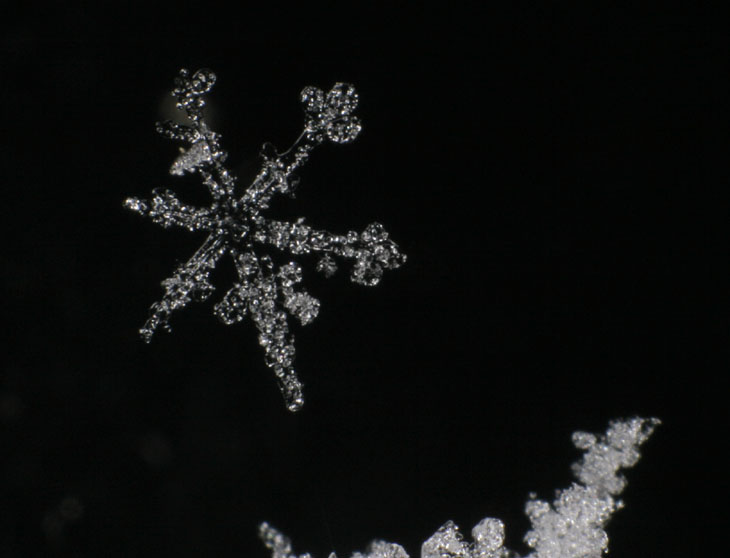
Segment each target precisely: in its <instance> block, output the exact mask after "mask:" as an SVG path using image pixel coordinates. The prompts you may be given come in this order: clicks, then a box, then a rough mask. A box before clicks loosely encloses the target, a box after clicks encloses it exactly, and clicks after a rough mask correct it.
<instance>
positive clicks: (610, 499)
mask: <svg viewBox="0 0 730 558" xmlns="http://www.w3.org/2000/svg"><path fill="white" fill-rule="evenodd" d="M658 424H659V420H657V419H643V418H632V419H628V420H617V421H612V422H611V423H610V424H609V427H608V430H607V431H606V432H605V434H602V435H598V436H597V435H594V434H588V433H585V432H576V433H575V434H573V443H574V444H575V446H576V447H577V448H578V449H580V450H583V457H582V459H581V460H580V461H579V462H576V463H574V464H573V472H574V474H575V476H576V479H577V482H575V483H573V485H572V486H571V487H570V488H566V489H563V490H558V491H557V492H556V497H555V500H554V501H553V502H552V503H548V502H546V501H543V500H538V499H537V497H536V496H531V497H530V500H529V501H528V502H527V505H526V507H525V512H526V514H527V516H528V518H529V519H530V523H531V524H532V529H530V531H528V532H527V534H526V535H525V542H526V543H527V545H528V546H529V547H530V548H531V549H533V551H532V552H530V553H529V554H527V555H526V556H525V558H600V557H601V556H602V555H603V553H604V552H606V550H607V549H608V535H607V534H606V531H605V530H604V528H605V526H606V523H607V522H608V520H609V519H610V517H611V516H612V515H613V513H614V512H615V511H616V510H618V509H620V508H621V506H622V504H621V502H620V501H618V500H616V499H615V497H616V496H617V495H618V494H620V493H621V492H622V491H623V489H624V488H625V486H626V480H625V479H624V477H623V476H622V475H621V473H620V471H621V470H622V469H626V468H629V467H633V466H634V465H635V464H636V463H637V461H638V460H639V448H640V446H641V445H642V444H643V443H644V442H645V441H646V440H647V439H648V438H649V436H651V434H652V432H653V431H654V428H656V426H657V425H658ZM259 536H260V537H261V539H262V540H263V541H264V544H265V545H266V547H267V548H268V549H269V550H271V556H272V558H304V557H307V558H310V555H309V554H302V555H300V556H299V557H297V555H296V554H293V553H292V546H291V542H290V541H289V539H288V538H287V537H285V536H284V535H283V534H281V533H280V532H279V531H277V530H276V529H275V528H273V527H271V526H270V525H269V524H268V523H262V524H261V526H260V527H259ZM471 538H472V540H471V542H469V541H467V540H465V539H464V536H463V535H462V534H461V532H460V531H459V528H458V527H457V526H456V525H455V524H454V522H453V521H447V522H446V523H444V525H442V526H441V527H440V528H439V529H438V530H437V531H436V532H435V533H434V534H433V535H432V536H431V537H430V538H429V539H428V540H427V541H426V542H424V543H423V545H422V547H421V558H519V555H518V554H517V553H516V552H514V551H511V550H508V549H507V548H505V547H504V524H503V523H502V522H501V521H500V520H498V519H494V518H490V517H488V518H485V519H483V520H482V521H480V522H479V523H478V524H477V525H476V526H475V527H474V528H473V529H472V531H471ZM332 556H333V555H330V558H332ZM352 558H408V554H407V553H406V551H405V550H404V549H403V547H402V546H400V545H398V544H394V543H387V542H384V541H378V540H376V541H373V542H372V543H370V545H369V547H368V550H367V551H366V552H364V553H361V552H356V553H354V554H353V555H352Z"/></svg>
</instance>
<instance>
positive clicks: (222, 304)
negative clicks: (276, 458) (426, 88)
mask: <svg viewBox="0 0 730 558" xmlns="http://www.w3.org/2000/svg"><path fill="white" fill-rule="evenodd" d="M215 80H216V77H215V74H214V73H213V72H211V71H210V70H199V71H197V72H196V73H195V74H193V75H192V76H191V75H190V73H189V72H188V71H187V70H184V69H183V70H180V75H179V76H178V77H177V78H176V79H175V88H174V89H173V91H172V94H173V95H174V96H175V97H176V98H177V108H178V109H180V110H184V111H185V113H186V114H187V118H188V124H176V123H173V122H169V121H168V122H162V123H158V124H157V131H158V132H159V133H160V134H162V135H163V136H165V137H167V138H170V139H172V140H176V141H179V142H181V143H183V144H185V145H187V148H186V149H182V148H181V153H180V155H179V156H178V157H177V159H176V160H175V161H174V162H173V164H172V166H171V167H170V174H173V175H177V176H182V175H184V174H185V173H197V174H198V175H199V176H200V178H201V180H202V182H203V184H204V185H205V186H206V187H207V188H208V191H209V192H210V195H211V204H210V206H209V207H193V206H190V205H188V204H186V203H184V202H183V201H181V200H180V199H178V198H177V197H176V196H175V193H174V192H172V191H170V190H166V189H155V190H153V191H152V197H151V198H150V199H149V200H142V199H138V198H129V199H127V200H126V201H125V206H126V207H127V208H129V209H131V210H132V211H135V212H137V213H139V214H141V215H144V216H146V217H149V218H150V219H151V220H152V221H153V222H155V223H157V224H159V225H161V226H163V227H166V228H167V227H171V226H176V227H182V228H185V229H187V230H189V231H197V230H203V231H206V232H207V233H208V237H207V239H206V240H205V241H204V242H203V244H202V245H201V246H200V248H198V250H197V252H195V254H194V255H193V256H192V257H191V258H190V259H189V260H188V261H187V262H185V263H184V264H182V265H180V266H179V267H178V268H177V269H176V270H175V272H174V273H173V275H172V276H171V277H169V278H167V279H165V280H164V281H163V282H162V286H163V287H164V289H165V294H164V296H163V298H162V300H160V301H158V302H156V303H154V304H153V305H152V307H151V308H150V317H149V319H148V320H147V322H146V323H145V324H144V326H142V328H141V329H140V334H141V335H142V338H143V339H144V340H145V341H146V342H149V341H150V340H151V339H152V336H153V335H154V333H155V331H157V329H160V328H161V329H164V330H168V331H169V329H170V326H169V321H170V316H171V314H172V312H174V311H175V310H179V309H181V308H184V307H185V306H187V305H188V303H190V302H191V301H193V300H195V301H203V300H206V299H207V298H208V297H210V296H211V294H212V293H213V291H214V290H215V288H214V287H213V285H212V284H211V283H210V281H209V279H210V272H211V270H212V269H213V268H215V266H216V263H217V262H218V260H220V259H221V258H222V257H223V256H225V255H228V256H230V257H231V259H232V260H233V262H234V265H235V268H236V272H237V276H238V277H237V281H236V283H234V285H233V286H232V287H231V288H230V289H229V290H228V292H226V293H225V295H223V297H222V299H220V301H219V302H217V303H216V304H215V306H214V310H213V311H214V313H215V315H216V316H218V318H219V319H220V320H221V321H222V322H223V323H225V324H234V323H237V322H240V321H241V320H243V319H244V318H245V317H246V316H248V317H249V319H250V320H251V321H253V323H254V325H255V326H256V328H257V329H258V332H259V343H260V345H261V346H262V347H263V349H264V354H265V360H266V364H267V366H269V367H270V368H272V369H273V371H274V374H275V375H276V377H277V380H278V382H279V387H280V389H281V391H282V394H283V396H284V399H285V401H286V405H287V407H288V409H289V410H291V411H296V410H298V409H299V408H301V406H302V404H303V402H304V400H303V397H302V384H301V382H300V381H299V379H298V377H297V375H296V373H295V371H294V368H293V364H292V363H293V360H294V353H295V350H294V337H293V336H292V334H291V333H290V332H289V325H288V316H292V317H294V318H296V319H297V320H298V321H299V322H300V323H301V324H303V325H306V324H308V323H310V322H311V321H312V320H314V318H316V317H317V313H318V312H319V300H317V299H316V298H314V297H313V296H311V295H310V294H308V293H307V292H306V291H305V290H304V289H302V288H301V287H300V286H299V285H300V283H301V282H302V268H301V267H300V266H299V264H298V263H296V262H293V261H292V262H289V263H286V264H284V265H281V266H277V265H276V264H275V263H274V261H273V260H272V258H271V256H270V255H268V254H267V253H264V250H263V249H262V247H267V248H268V249H271V248H275V249H276V250H278V251H282V252H286V253H289V254H292V255H297V256H298V255H304V254H316V255H317V256H318V257H319V261H318V263H317V264H316V269H317V271H319V272H321V273H323V274H324V275H325V276H327V277H329V276H331V275H332V274H334V273H335V272H336V270H337V262H336V261H335V257H337V258H341V259H345V260H352V261H353V266H352V271H351V273H350V278H351V279H352V281H353V282H355V283H358V284H361V285H367V286H374V285H377V284H378V283H379V282H380V279H381V277H382V275H383V272H384V270H386V269H395V268H397V267H400V266H401V265H402V264H403V263H404V262H405V260H406V257H405V255H404V254H402V253H401V252H400V250H399V249H398V246H397V245H396V244H395V243H394V242H393V241H392V240H390V238H389V236H388V233H387V232H386V231H385V229H384V227H383V226H382V225H380V224H379V223H372V224H370V225H368V226H367V227H366V228H365V230H364V231H362V232H359V233H358V232H356V231H349V232H347V233H346V234H344V235H338V234H333V233H330V232H327V231H323V230H317V229H315V228H312V227H311V226H310V225H308V224H305V222H304V219H299V220H297V221H296V222H294V223H288V222H284V221H276V220H273V219H269V218H268V217H265V216H264V215H263V211H264V210H265V209H267V208H268V207H269V202H270V201H271V198H272V197H273V196H274V195H276V194H291V193H292V192H293V190H294V187H295V186H296V183H297V176H296V173H297V171H298V170H299V168H300V167H301V166H302V165H303V164H304V163H305V162H306V161H307V159H308V158H309V155H310V153H311V152H312V150H313V149H314V148H315V147H317V146H318V145H320V144H322V143H324V142H326V141H332V142H334V143H343V144H344V143H349V142H351V141H353V140H354V139H355V138H356V137H357V135H358V134H359V133H360V130H361V124H360V120H359V119H358V117H357V116H355V115H354V114H353V113H354V110H355V108H356V107H357V103H358V95H357V92H356V91H355V88H354V87H353V86H351V85H348V84H344V83H337V84H335V86H334V87H333V88H332V89H331V90H330V91H329V92H328V93H325V92H324V91H322V90H321V89H318V88H316V87H305V88H304V90H303V91H302V93H301V98H300V100H301V102H302V104H303V105H304V130H303V132H302V133H301V135H300V136H299V138H298V139H297V140H296V142H295V143H294V145H292V146H291V147H290V148H289V149H287V150H286V151H284V152H281V153H280V152H278V151H277V150H276V149H275V148H274V147H273V146H272V145H271V144H265V145H264V147H263V149H262V152H261V158H262V162H261V168H260V170H259V172H258V174H257V175H256V177H255V178H254V179H253V181H252V183H251V184H250V185H249V186H248V188H247V189H246V190H244V191H239V188H238V186H237V184H236V179H235V177H234V176H233V175H232V174H231V173H230V172H229V171H228V170H227V169H226V168H225V166H224V165H223V163H224V162H225V160H226V152H225V151H223V150H222V149H221V146H220V136H219V135H218V134H217V133H215V132H213V131H212V130H211V129H210V128H208V125H207V124H206V122H205V120H204V116H203V108H204V106H205V94H206V93H208V92H209V91H210V90H211V88H212V87H213V84H214V83H215Z"/></svg>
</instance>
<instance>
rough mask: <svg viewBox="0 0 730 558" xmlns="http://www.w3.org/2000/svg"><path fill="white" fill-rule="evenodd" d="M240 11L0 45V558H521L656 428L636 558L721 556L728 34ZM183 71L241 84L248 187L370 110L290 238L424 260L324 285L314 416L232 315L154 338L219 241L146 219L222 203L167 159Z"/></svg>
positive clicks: (311, 170) (653, 20) (309, 382)
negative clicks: (304, 132) (587, 484)
mask: <svg viewBox="0 0 730 558" xmlns="http://www.w3.org/2000/svg"><path fill="white" fill-rule="evenodd" d="M237 9H238V11H236V10H233V9H232V8H223V7H220V8H219V7H213V6H205V7H203V6H197V7H187V6H185V5H184V4H179V5H176V6H174V7H170V8H169V9H167V8H165V9H162V8H156V9H152V8H151V7H150V6H149V5H147V6H145V7H143V8H137V9H129V11H128V12H123V10H120V9H115V10H114V11H113V12H106V13H102V10H90V9H88V8H87V7H84V6H81V5H79V4H72V5H69V6H66V7H65V8H63V10H60V11H58V12H55V13H48V12H45V11H44V12H43V13H41V10H39V12H38V13H36V14H26V15H25V16H23V17H18V16H10V15H9V14H5V16H4V17H3V24H2V37H1V39H2V43H0V45H1V47H0V49H1V50H0V68H1V69H2V77H1V78H0V94H1V95H2V111H3V117H2V118H3V140H2V147H1V148H0V153H2V155H0V160H1V161H2V182H3V184H4V187H3V196H4V203H3V206H4V208H5V210H4V213H5V216H4V218H3V219H2V221H3V227H7V231H6V234H5V235H4V249H3V258H2V259H3V262H4V269H5V272H4V273H3V289H4V293H5V294H4V301H5V302H4V306H5V310H4V312H3V313H4V315H5V317H6V318H8V319H7V320H6V332H5V335H4V337H5V339H6V340H7V341H8V344H7V346H6V347H7V348H6V349H5V351H4V359H3V360H4V363H3V370H2V376H0V490H1V492H0V556H3V557H20V556H259V557H264V556H266V552H265V550H264V549H263V547H262V546H261V545H260V543H259V541H258V540H257V538H256V526H257V524H258V523H259V522H260V521H262V520H268V521H270V522H272V523H273V524H274V525H276V526H278V527H279V528H281V529H282V530H283V531H285V532H286V533H287V534H289V535H290V536H291V537H292V538H293V539H294V544H295V550H296V551H298V552H304V551H309V552H312V553H313V554H314V555H315V556H317V557H319V558H322V557H325V556H327V555H328V553H329V552H330V551H333V550H334V551H336V552H337V554H338V556H340V557H343V558H346V557H347V556H349V555H350V553H351V552H352V551H354V550H357V549H360V550H363V549H364V548H365V546H366V544H367V543H368V541H370V540H371V539H373V538H383V539H385V540H389V541H393V542H398V543H400V544H403V545H404V546H405V547H406V549H407V550H408V551H409V553H410V554H411V555H412V556H418V554H419V549H420V543H421V542H422V541H423V540H425V539H426V538H427V537H428V536H430V534H432V533H433V532H434V531H435V530H436V529H437V528H438V527H439V526H440V525H441V524H442V523H443V522H445V521H446V520H447V519H453V520H455V521H456V522H457V524H459V525H460V526H461V527H462V529H463V530H464V531H465V532H466V533H468V532H469V531H470V529H471V527H472V526H473V525H474V524H476V523H477V522H478V521H479V520H480V519H481V518H483V517H486V516H493V517H499V518H501V519H503V520H504V521H505V522H506V524H507V536H508V544H509V546H510V547H512V548H515V549H518V550H521V551H524V550H525V548H524V547H523V545H522V542H521V538H522V535H523V534H524V532H525V531H526V530H527V528H528V522H527V520H526V519H525V517H524V515H523V506H524V502H525V500H526V498H527V495H528V493H529V492H531V491H535V492H537V493H538V494H539V495H540V496H542V497H544V498H551V496H552V491H553V489H555V488H561V487H565V486H568V484H569V482H570V480H571V477H570V469H569V464H570V463H571V462H572V461H574V460H575V459H576V458H577V456H578V453H577V451H576V450H574V449H573V448H572V446H571V444H570V434H571V432H573V431H575V430H580V429H584V430H591V431H602V430H603V429H604V428H605V426H606V424H607V422H608V420H609V419H612V418H617V417H627V416H633V415H641V416H658V417H660V418H661V419H662V420H663V423H664V424H663V425H662V427H661V428H660V429H659V430H658V431H657V433H656V434H655V436H654V437H653V438H652V439H651V440H650V441H649V442H648V443H647V445H646V446H645V450H644V457H643V458H642V460H641V461H640V463H639V464H638V465H637V467H636V468H635V469H633V470H631V471H630V472H629V473H628V477H629V481H630V482H629V488H628V489H627V491H626V492H625V494H624V498H625V502H626V509H625V510H623V511H621V512H619V513H617V515H616V516H615V518H614V520H613V521H612V522H611V523H610V525H609V529H608V530H609V535H610V538H611V551H612V555H614V556H621V557H627V558H628V557H639V556H642V557H646V556H696V555H700V554H703V553H704V552H706V551H707V549H709V548H711V541H712V540H713V538H714V537H717V536H719V535H720V534H721V532H722V530H723V529H726V528H727V524H726V522H725V519H724V518H723V515H722V514H719V513H717V512H716V511H715V509H714V505H715V504H716V503H717V500H721V499H722V498H723V494H724V491H725V490H726V488H727V483H726V481H724V480H722V481H721V480H719V479H720V478H721V477H720V471H721V467H723V469H724V468H725V466H724V464H722V462H720V461H719V458H718V457H717V455H716V454H717V453H718V452H719V451H720V450H721V449H722V447H723V446H724V445H725V442H724V441H721V440H718V437H719V436H721V435H723V433H724V432H726V429H725V424H724V422H723V421H721V420H720V419H721V418H722V417H724V410H725V409H724V406H725V405H726V403H725V401H726V399H727V397H726V396H727V388H726V387H725V384H724V380H723V377H724V375H725V374H726V372H727V366H726V361H725V365H723V366H721V365H720V364H721V359H720V357H719V353H718V352H717V350H716V348H715V341H719V340H721V339H724V338H725V337H726V336H727V319H726V317H727V314H726V309H724V308H725V307H724V303H725V302H726V295H725V292H726V290H725V289H726V285H725V284H722V288H720V287H719V286H718V285H720V283H719V279H720V275H719V271H718V266H719V264H720V262H721V261H722V259H723V255H724V257H725V258H726V257H727V251H726V249H725V244H726V242H725V241H722V242H721V233H720V231H721V224H722V222H723V221H725V220H726V219H727V205H726V201H725V200H724V196H721V195H720V194H719V193H720V192H721V191H722V190H724V189H725V188H726V187H727V183H728V172H727V167H726V162H727V153H728V126H727V124H728V119H727V116H728V113H727V108H726V107H727V102H728V98H729V96H728V93H729V91H728V87H727V82H726V81H725V78H726V76H727V72H728V45H729V42H730V41H729V40H728V39H729V37H728V34H727V33H726V32H724V31H722V32H721V31H717V30H715V29H714V27H713V26H712V25H711V23H709V22H710V21H711V20H712V18H711V17H708V19H706V20H705V22H704V23H699V22H696V21H695V20H690V18H688V17H687V16H686V14H683V13H679V12H677V13H667V12H666V11H665V12H663V14H662V15H661V16H657V15H653V14H639V13H636V11H633V12H625V13H624V12H621V11H619V10H615V11H613V12H611V13H599V12H592V13H587V12H584V13H574V12H569V11H564V12H557V11H555V10H545V9H537V10H536V9H534V8H531V9H529V10H528V9H525V10H520V9H517V8H514V9H504V10H499V11H498V10H494V9H490V10H489V11H488V12H486V13H484V12H483V13H480V12H479V11H478V10H476V9H473V10H472V9H462V8H458V9H457V8H456V7H452V8H450V9H443V10H440V11H438V12H433V13H432V12H428V11H426V10H424V9H423V8H418V9H414V10H411V11H408V10H406V9H402V10H401V11H399V12H398V13H394V12H393V10H392V9H391V10H384V11H378V10H375V9H373V8H370V9H348V10H345V9H344V7H343V5H342V4H330V5H329V6H327V7H319V6H316V7H315V6H314V5H306V6H305V9H304V10H302V12H301V13H298V12H292V11H291V10H290V8H284V7H281V8H275V7H271V8H269V9H267V10H266V13H263V11H262V12H259V11H255V10H252V9H250V8H248V7H246V6H245V5H238V6H237ZM708 15H709V14H708ZM183 66H184V67H189V68H191V69H193V70H194V69H197V68H199V67H210V68H212V69H214V70H215V72H216V73H217V75H218V82H217V84H216V86H215V88H214V90H213V92H212V94H211V95H210V97H209V102H210V121H211V122H212V124H213V126H214V128H215V129H216V130H217V131H219V132H220V133H222V135H223V145H224V147H225V148H226V149H227V150H228V151H229V153H230V158H229V163H230V168H231V169H232V170H233V171H234V172H235V173H236V174H237V175H238V176H239V178H240V181H241V183H242V184H245V182H246V180H248V179H250V177H251V176H252V175H253V174H254V173H255V172H256V168H257V158H256V154H257V153H258V150H259V147H260V145H261V144H262V143H263V142H264V141H271V142H273V143H274V144H275V145H277V146H278V147H280V148H285V147H286V146H288V145H289V144H290V143H291V142H292V141H293V140H294V139H295V138H296V136H297V135H298V134H299V131H300V130H301V127H300V126H301V109H300V106H299V102H298V92H299V90H300V89H301V88H302V87H303V86H305V85H317V86H319V87H322V88H329V87H331V86H332V84H333V83H334V82H335V81H348V82H352V83H354V84H355V85H356V87H357V89H358V91H359V92H360V96H361V105H360V107H359V109H358V114H359V116H360V117H361V119H362V120H363V122H364V130H363V132H362V134H361V136H360V137H359V138H358V140H357V141H356V142H355V143H353V144H351V145H347V146H337V145H329V146H324V147H322V148H320V149H318V150H317V151H316V152H315V153H314V156H313V157H312V160H311V161H310V162H309V163H308V164H307V166H306V167H305V169H304V170H303V171H302V173H301V178H302V182H301V185H300V188H299V190H298V193H297V197H296V198H295V199H293V200H290V199H282V200H278V201H277V203H276V204H275V205H274V207H272V209H271V211H270V214H271V215H272V216H277V217H279V218H295V217H298V216H306V218H307V221H308V222H309V223H311V224H313V225H316V226H318V227H322V228H327V229H329V230H331V231H333V232H344V231H347V230H350V229H356V230H362V228H363V227H364V226H365V225H366V224H367V223H370V222H372V221H376V220H377V221H379V222H381V223H384V224H385V225H386V228H387V229H388V230H389V231H390V232H391V235H392V237H393V238H394V239H395V240H396V242H398V243H399V245H400V246H401V247H402V249H403V250H404V251H405V252H406V253H407V254H408V255H409V260H408V263H407V265H406V266H405V267H403V268H402V269H400V270H397V271H391V272H388V273H387V274H386V276H385V278H384V280H383V282H382V283H381V285H380V286H378V287H377V288H373V289H368V288H364V287H360V286H357V285H353V284H351V283H350V282H349V281H348V279H347V272H342V271H341V272H340V273H338V274H337V275H336V276H335V277H333V278H332V279H329V280H327V279H324V278H322V277H321V276H319V275H317V274H315V273H314V270H313V267H314V266H313V261H312V260H308V259H306V258H303V259H302V260H301V261H302V263H303V264H304V266H305V284H306V286H307V288H308V290H309V291H310V292H311V293H312V294H314V295H315V296H317V297H318V298H320V300H321V302H322V309H321V313H320V316H319V317H318V318H317V320H315V321H314V323H313V324H312V325H310V326H308V327H306V328H300V327H295V328H294V332H295V334H296V336H297V351H298V353H297V360H296V365H297V369H298V371H299V373H300V376H301V378H302V379H303V380H304V382H305V383H306V397H307V402H306V405H305V407H304V409H303V410H302V411H301V412H300V413H298V414H296V415H291V414H289V413H287V412H286V411H285V409H284V406H283V403H282V401H281V398H280V395H279V392H278V389H277V387H276V383H275V381H274V378H273V375H272V373H271V372H270V371H269V370H268V369H267V368H266V367H265V366H264V364H263V356H262V351H261V350H260V348H259V347H258V345H257V342H256V334H255V330H254V328H253V327H252V326H251V324H250V323H244V324H242V325H238V326H235V327H224V326H223V325H221V324H219V323H218V322H217V320H216V319H215V318H214V316H213V315H212V313H211V307H212V302H213V301H210V302H207V303H204V304H200V305H197V306H191V307H189V308H188V309H186V310H185V311H184V312H180V313H178V314H177V315H176V316H174V319H173V323H172V325H173V332H172V334H171V335H164V334H161V335H158V336H157V337H156V338H155V339H154V340H153V343H152V344H150V345H149V346H147V345H144V344H143V343H142V342H141V340H140V339H139V338H138V336H137V334H136V332H137V329H138V328H139V326H141V324H142V323H143V321H144V319H145V318H146V315H147V308H148V306H149V305H150V304H151V303H152V302H154V301H155V300H157V299H159V298H160V296H161V293H162V290H161V288H160V286H159V282H160V281H161V280H162V279H164V278H165V277H167V276H168V275H169V274H170V273H171V271H172V270H173V268H174V266H175V265H176V263H178V262H182V261H185V260H186V259H187V258H188V257H189V256H190V255H191V254H192V253H193V252H194V250H195V249H196V247H197V246H198V245H199V244H200V242H201V241H202V237H201V236H199V235H195V234H190V233H187V232H185V231H179V230H163V229H161V228H159V227H157V226H155V225H153V224H152V223H150V222H149V221H146V220H144V219H141V218H139V217H138V216H136V215H134V214H132V213H131V212H127V211H125V210H124V209H123V208H122V201H123V200H124V199H125V197H127V196H139V197H147V196H148V194H149V191H150V190H151V189H152V188H154V187H160V186H165V187H169V188H172V189H174V190H175V191H176V192H178V193H179V195H180V196H181V197H183V198H184V199H187V200H190V201H193V202H196V203H202V204H205V203H206V194H205V192H204V189H203V187H202V186H201V185H200V184H199V183H198V182H196V181H195V179H193V178H183V179H181V178H177V177H171V176H169V175H168V174H167V172H166V171H167V169H168V168H169V165H170V163H171V162H172V160H173V158H174V156H175V153H176V149H177V147H176V146H175V145H173V144H172V143H171V142H168V141H166V140H164V139H163V138H161V137H159V136H157V135H156V134H155V133H154V130H153V124H154V122H155V121H156V120H159V119H162V118H165V117H166V116H169V110H170V105H171V102H172V101H171V100H170V99H169V98H168V97H167V96H166V93H167V91H168V90H169V88H170V85H171V81H172V78H173V77H174V75H175V74H176V72H177V70H178V69H179V68H180V67H183ZM343 271H344V270H343ZM231 280H232V271H231V269H230V267H229V266H228V265H223V266H221V268H220V270H218V271H217V272H216V275H215V276H214V282H215V284H216V285H217V286H218V291H217V296H221V295H222V293H224V292H225V290H227V288H228V286H229V284H230V281H231ZM715 550H717V551H719V550H720V548H719V547H718V548H715Z"/></svg>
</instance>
